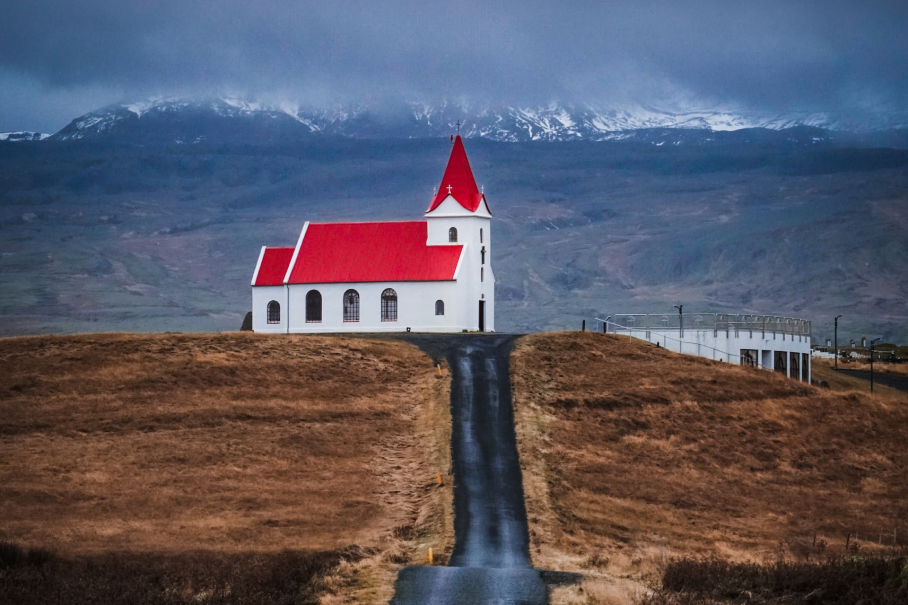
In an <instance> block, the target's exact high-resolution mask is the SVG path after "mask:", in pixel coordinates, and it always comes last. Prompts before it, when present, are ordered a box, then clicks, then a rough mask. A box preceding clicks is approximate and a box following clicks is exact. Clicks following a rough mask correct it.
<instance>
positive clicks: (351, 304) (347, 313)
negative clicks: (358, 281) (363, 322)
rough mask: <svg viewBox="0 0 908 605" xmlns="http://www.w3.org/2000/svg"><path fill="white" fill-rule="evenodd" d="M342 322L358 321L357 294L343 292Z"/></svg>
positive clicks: (352, 291)
mask: <svg viewBox="0 0 908 605" xmlns="http://www.w3.org/2000/svg"><path fill="white" fill-rule="evenodd" d="M344 321H359V292H357V291H356V290H347V291H346V292H344Z"/></svg>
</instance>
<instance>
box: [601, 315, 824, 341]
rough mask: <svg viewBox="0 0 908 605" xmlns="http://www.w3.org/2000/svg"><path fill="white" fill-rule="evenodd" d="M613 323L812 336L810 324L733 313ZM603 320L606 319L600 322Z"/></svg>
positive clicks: (617, 318) (615, 318)
mask: <svg viewBox="0 0 908 605" xmlns="http://www.w3.org/2000/svg"><path fill="white" fill-rule="evenodd" d="M609 318H610V320H611V321H609V323H610V324H612V325H615V326H616V327H619V328H621V329H622V330H625V329H630V330H649V331H652V330H655V331H659V332H663V331H669V330H676V331H678V333H679V335H680V334H681V332H682V329H683V330H712V331H713V332H735V333H736V334H737V333H738V332H743V331H750V332H758V331H759V332H760V333H761V334H766V333H767V332H768V333H770V334H772V333H776V334H791V335H792V336H810V321H808V320H806V319H796V318H794V317H780V316H777V315H741V314H732V313H685V314H684V317H683V321H684V325H683V326H682V324H681V321H682V317H681V316H680V315H678V314H676V313H661V314H660V313H618V314H616V315H612V316H609ZM599 321H602V320H599Z"/></svg>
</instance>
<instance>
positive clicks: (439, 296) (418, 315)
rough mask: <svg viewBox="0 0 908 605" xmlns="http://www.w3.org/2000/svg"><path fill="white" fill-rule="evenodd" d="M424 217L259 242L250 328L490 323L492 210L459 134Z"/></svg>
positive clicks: (311, 229) (375, 328)
mask: <svg viewBox="0 0 908 605" xmlns="http://www.w3.org/2000/svg"><path fill="white" fill-rule="evenodd" d="M453 143H454V145H453V149H452V151H451V156H450V158H449V159H448V166H447V168H446V169H445V173H444V176H443V177H442V180H441V186H440V187H439V188H438V193H436V194H435V196H434V197H433V198H432V202H431V204H430V205H429V209H428V210H426V212H425V215H424V218H425V220H422V221H401V222H371V223H309V222H307V223H305V224H304V225H303V229H302V232H301V233H300V237H299V241H297V243H296V247H293V248H290V247H286V248H268V247H263V248H262V251H261V253H260V254H259V260H258V264H257V265H256V267H255V273H254V274H253V276H252V329H253V330H255V331H256V332H403V331H411V330H412V331H414V332H462V331H470V332H475V331H479V332H483V331H494V329H495V276H494V274H493V273H492V262H491V250H492V245H491V244H492V231H491V218H492V213H491V212H490V211H489V206H488V203H487V202H486V198H485V195H484V194H483V193H482V192H480V191H479V188H478V187H477V186H476V180H475V179H474V178H473V171H472V169H471V168H470V162H469V160H468V159H467V154H466V150H465V149H464V146H463V140H462V139H461V138H460V135H457V137H456V138H454V139H453Z"/></svg>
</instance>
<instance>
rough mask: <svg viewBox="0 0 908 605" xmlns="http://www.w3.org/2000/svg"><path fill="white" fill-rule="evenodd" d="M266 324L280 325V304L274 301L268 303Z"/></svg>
mask: <svg viewBox="0 0 908 605" xmlns="http://www.w3.org/2000/svg"><path fill="white" fill-rule="evenodd" d="M268 323H270V324H279V323H281V303H279V302H277V301H276V300H272V301H271V302H270V303H268Z"/></svg>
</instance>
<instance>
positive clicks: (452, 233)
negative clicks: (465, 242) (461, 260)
mask: <svg viewBox="0 0 908 605" xmlns="http://www.w3.org/2000/svg"><path fill="white" fill-rule="evenodd" d="M448 242H450V243H452V244H454V243H457V229H456V228H454V227H451V228H450V229H448Z"/></svg>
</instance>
